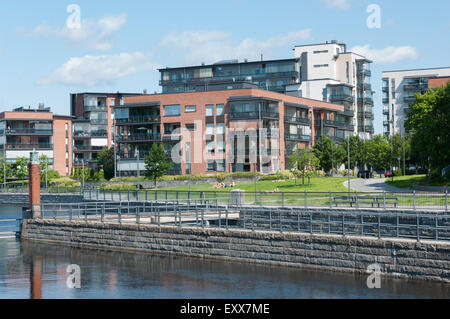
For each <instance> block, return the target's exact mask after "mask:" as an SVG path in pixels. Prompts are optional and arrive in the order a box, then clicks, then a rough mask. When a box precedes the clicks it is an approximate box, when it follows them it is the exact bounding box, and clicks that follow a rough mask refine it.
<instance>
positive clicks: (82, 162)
mask: <svg viewBox="0 0 450 319" xmlns="http://www.w3.org/2000/svg"><path fill="white" fill-rule="evenodd" d="M81 165H82V166H83V181H82V184H81V188H82V189H83V191H84V159H82V160H81Z"/></svg>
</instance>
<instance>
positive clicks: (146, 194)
mask: <svg viewBox="0 0 450 319" xmlns="http://www.w3.org/2000/svg"><path fill="white" fill-rule="evenodd" d="M145 201H148V189H146V190H145Z"/></svg>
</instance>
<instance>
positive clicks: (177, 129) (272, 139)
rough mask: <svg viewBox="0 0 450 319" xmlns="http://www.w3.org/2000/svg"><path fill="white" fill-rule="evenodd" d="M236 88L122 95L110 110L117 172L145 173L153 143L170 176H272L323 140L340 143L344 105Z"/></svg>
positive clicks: (244, 85)
mask: <svg viewBox="0 0 450 319" xmlns="http://www.w3.org/2000/svg"><path fill="white" fill-rule="evenodd" d="M241 85H242V87H243V88H235V89H225V90H223V89H222V90H220V89H219V90H213V89H212V88H211V87H209V91H204V92H188V93H171V94H155V95H140V96H129V97H125V98H124V100H123V101H124V103H123V104H122V105H118V106H115V107H114V110H115V133H116V136H117V144H116V153H117V167H118V175H119V176H130V175H136V174H137V170H138V169H139V171H140V174H144V171H145V164H144V158H145V157H146V156H147V155H148V153H149V150H150V148H151V146H152V144H154V143H162V144H163V145H164V149H165V151H166V155H167V159H168V161H172V162H173V166H172V171H171V172H170V173H171V174H187V173H190V172H191V173H195V174H205V173H216V172H245V171H253V170H255V169H256V170H257V171H260V172H263V173H271V172H276V171H279V170H282V169H286V168H288V161H287V158H288V156H289V155H291V154H292V152H293V151H294V150H296V149H297V148H304V147H306V146H312V145H314V143H315V141H316V140H318V138H320V136H321V135H328V136H329V137H330V138H332V139H335V140H338V141H342V140H341V139H340V137H339V136H337V135H336V134H337V130H338V128H342V127H343V126H345V125H346V124H345V122H343V121H342V119H343V118H345V114H344V107H343V106H342V105H336V104H331V103H328V102H323V101H317V100H311V99H305V98H298V97H293V96H288V95H285V94H281V93H276V92H270V91H266V90H261V89H259V88H258V86H256V85H253V88H248V87H247V86H251V85H252V84H250V83H246V84H245V83H241ZM137 151H138V152H137Z"/></svg>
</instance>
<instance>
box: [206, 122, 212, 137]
mask: <svg viewBox="0 0 450 319" xmlns="http://www.w3.org/2000/svg"><path fill="white" fill-rule="evenodd" d="M206 135H214V123H208V124H206Z"/></svg>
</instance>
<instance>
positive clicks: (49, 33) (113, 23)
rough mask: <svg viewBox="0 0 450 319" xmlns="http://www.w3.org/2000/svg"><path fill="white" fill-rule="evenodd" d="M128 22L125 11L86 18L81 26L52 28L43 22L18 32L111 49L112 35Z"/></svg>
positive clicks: (80, 45) (86, 46) (32, 36)
mask: <svg viewBox="0 0 450 319" xmlns="http://www.w3.org/2000/svg"><path fill="white" fill-rule="evenodd" d="M126 22H127V15H126V14H125V13H123V14H121V15H118V16H108V17H105V18H102V19H100V20H98V21H97V20H91V19H86V20H83V21H82V22H81V26H80V28H68V27H67V26H65V27H64V28H52V27H50V26H49V25H48V23H47V22H43V23H41V24H40V25H38V26H36V27H35V28H34V29H32V30H28V29H24V28H22V29H18V32H19V33H21V34H24V35H26V36H29V37H31V38H35V39H39V38H47V37H58V38H60V39H63V40H65V41H66V42H67V43H69V44H71V45H75V46H79V47H83V48H88V49H94V50H102V51H104V50H109V49H111V48H112V46H113V43H112V41H111V37H112V36H113V35H114V33H116V32H118V31H119V30H120V29H122V27H123V26H124V25H125V23H126Z"/></svg>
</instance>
